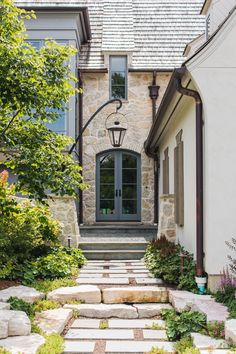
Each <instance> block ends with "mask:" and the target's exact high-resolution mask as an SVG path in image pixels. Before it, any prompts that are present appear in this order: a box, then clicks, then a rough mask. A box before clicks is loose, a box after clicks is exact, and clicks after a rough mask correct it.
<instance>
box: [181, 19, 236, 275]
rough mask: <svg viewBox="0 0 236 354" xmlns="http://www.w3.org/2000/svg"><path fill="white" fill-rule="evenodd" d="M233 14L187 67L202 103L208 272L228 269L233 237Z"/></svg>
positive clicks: (235, 33) (235, 141) (235, 82)
mask: <svg viewBox="0 0 236 354" xmlns="http://www.w3.org/2000/svg"><path fill="white" fill-rule="evenodd" d="M235 38H236V13H235V12H234V14H233V15H231V17H230V19H229V20H228V21H227V23H226V24H225V26H224V28H223V29H221V31H220V32H219V33H218V34H217V36H215V38H214V39H213V40H212V41H211V43H210V44H209V45H208V47H206V48H205V49H204V50H202V52H201V53H200V54H199V55H198V56H197V57H196V58H195V59H194V60H192V62H191V63H189V64H187V67H188V70H189V71H190V72H191V75H192V77H193V79H194V80H195V83H196V87H197V88H198V90H199V92H200V94H201V97H202V99H203V109H204V133H205V139H204V140H205V166H204V170H205V176H204V178H205V191H204V194H205V213H204V218H205V230H204V233H205V253H206V261H205V266H206V271H207V272H209V273H210V274H219V273H220V271H222V269H223V267H224V266H225V265H226V264H227V263H228V261H227V255H228V254H230V250H229V249H228V247H227V246H226V244H225V241H226V240H230V239H231V238H232V237H235V236H236V218H235V212H236V207H235V200H236V183H235V181H236V153H235V152H236V139H235V132H236V116H235V115H236V100H235V92H236V80H235V78H236V67H235V62H236V47H235V45H234V43H235Z"/></svg>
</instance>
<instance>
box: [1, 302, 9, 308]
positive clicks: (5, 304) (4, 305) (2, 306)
mask: <svg viewBox="0 0 236 354" xmlns="http://www.w3.org/2000/svg"><path fill="white" fill-rule="evenodd" d="M0 310H10V304H8V303H7V302H0Z"/></svg>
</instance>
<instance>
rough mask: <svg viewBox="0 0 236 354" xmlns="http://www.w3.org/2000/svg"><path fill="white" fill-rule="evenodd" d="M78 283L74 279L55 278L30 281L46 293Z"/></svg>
mask: <svg viewBox="0 0 236 354" xmlns="http://www.w3.org/2000/svg"><path fill="white" fill-rule="evenodd" d="M76 285H78V284H77V282H76V281H75V280H74V279H67V278H64V279H63V278H62V279H53V280H36V281H34V282H33V283H30V286H32V287H33V288H35V289H36V290H38V291H43V292H44V293H49V292H50V291H53V290H55V289H58V288H61V287H65V286H76Z"/></svg>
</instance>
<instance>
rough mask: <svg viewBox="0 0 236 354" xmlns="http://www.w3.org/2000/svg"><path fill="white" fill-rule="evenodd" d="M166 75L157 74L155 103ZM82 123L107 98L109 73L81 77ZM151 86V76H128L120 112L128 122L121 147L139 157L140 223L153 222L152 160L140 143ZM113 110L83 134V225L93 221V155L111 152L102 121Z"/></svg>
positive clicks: (145, 130) (143, 137) (146, 122)
mask: <svg viewBox="0 0 236 354" xmlns="http://www.w3.org/2000/svg"><path fill="white" fill-rule="evenodd" d="M169 77H170V74H164V73H163V74H158V77H157V84H158V85H159V86H160V92H159V93H160V96H159V98H158V102H157V105H158V104H159V102H160V100H161V98H162V96H163V93H164V91H165V88H166V86H167V83H168V81H169ZM82 79H83V85H84V87H83V94H84V123H85V122H86V121H87V120H88V119H89V118H90V117H91V115H92V114H93V113H94V112H95V111H96V110H97V108H98V107H99V106H100V105H102V104H103V103H104V102H106V101H107V100H108V99H109V74H108V73H90V74H88V73H87V74H85V73H84V74H83V78H82ZM151 83H152V73H134V72H132V73H129V74H128V100H127V101H124V102H123V107H122V110H121V112H122V113H124V114H125V115H126V117H127V120H128V130H127V133H126V136H125V139H124V143H123V145H122V148H124V149H129V150H131V151H135V152H137V153H139V154H141V171H142V173H141V186H142V188H141V189H142V197H141V199H142V200H141V204H142V206H141V221H142V222H143V223H145V224H152V223H153V203H154V192H153V190H154V182H153V176H154V175H153V174H154V172H153V159H151V158H149V157H147V155H146V154H145V152H144V148H143V144H144V141H145V140H146V138H147V136H148V132H149V130H150V127H151V124H152V102H151V99H150V97H149V90H148V86H149V85H150V84H151ZM114 111H115V105H109V106H108V107H106V108H105V109H103V110H102V111H101V112H100V113H99V114H98V115H97V116H96V118H95V119H94V120H93V121H92V123H91V124H90V125H89V127H88V128H87V129H86V131H85V132H84V134H83V149H84V151H83V163H84V166H83V175H84V181H85V183H88V184H89V185H90V188H89V189H88V190H86V191H84V223H85V224H93V223H94V222H95V221H96V202H95V201H96V187H95V185H96V182H95V181H96V173H95V166H96V155H97V154H98V153H99V152H102V151H104V150H107V149H111V148H112V146H111V144H110V140H109V137H108V134H107V131H106V129H105V119H106V117H107V116H108V114H109V113H111V112H114Z"/></svg>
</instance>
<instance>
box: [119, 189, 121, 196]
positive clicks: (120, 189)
mask: <svg viewBox="0 0 236 354" xmlns="http://www.w3.org/2000/svg"><path fill="white" fill-rule="evenodd" d="M119 197H121V189H119Z"/></svg>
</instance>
